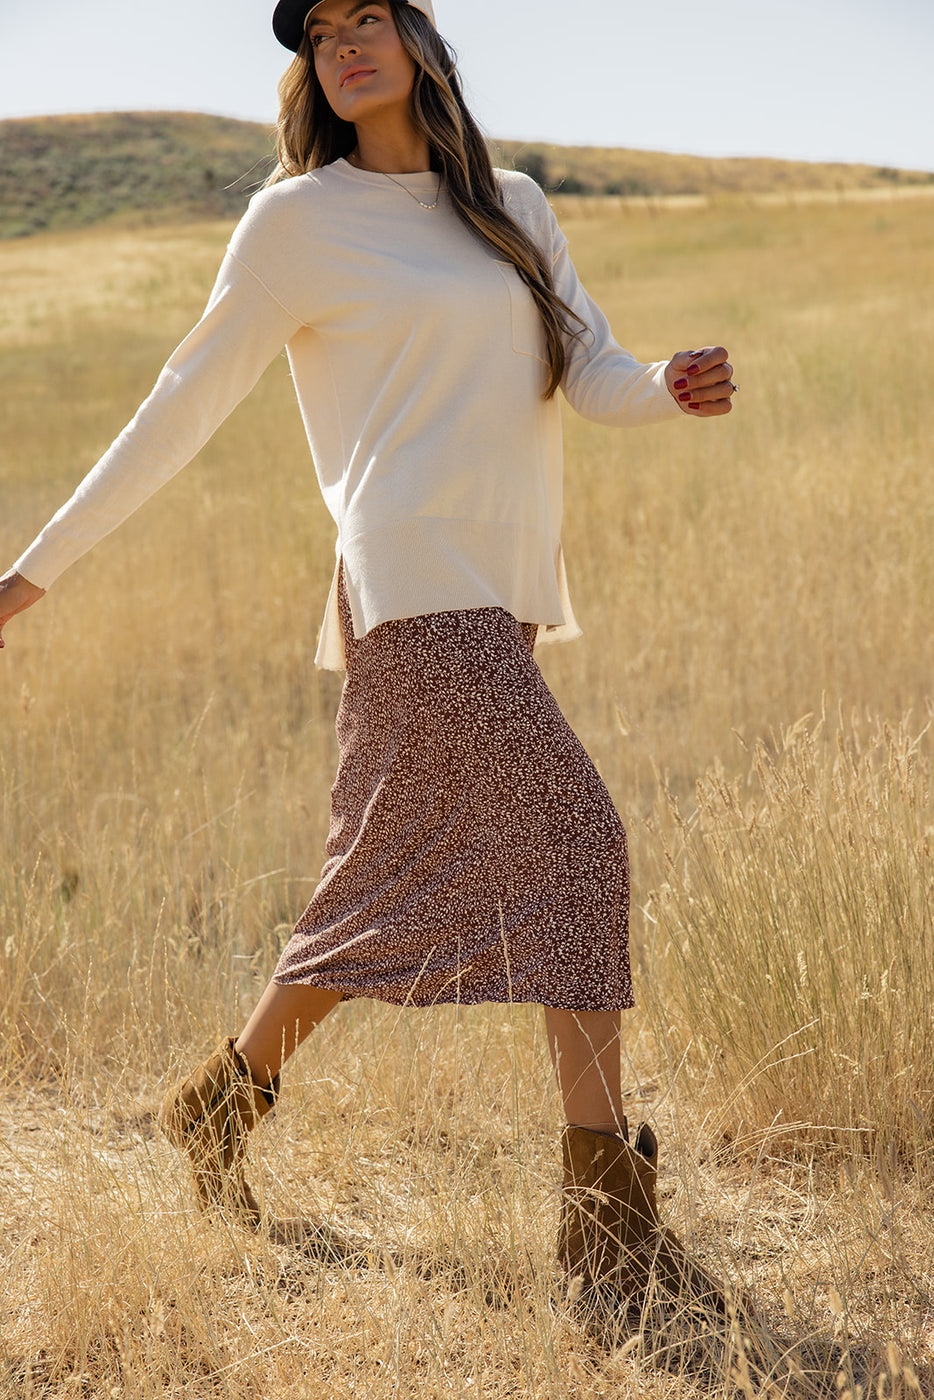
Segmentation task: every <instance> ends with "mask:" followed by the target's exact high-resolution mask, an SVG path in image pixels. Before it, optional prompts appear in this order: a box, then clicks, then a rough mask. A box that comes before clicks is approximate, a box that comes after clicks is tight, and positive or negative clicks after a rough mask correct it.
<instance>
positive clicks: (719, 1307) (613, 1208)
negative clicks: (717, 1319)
mask: <svg viewBox="0 0 934 1400" xmlns="http://www.w3.org/2000/svg"><path fill="white" fill-rule="evenodd" d="M622 1127H623V1133H624V1134H625V1136H622V1137H620V1136H617V1135H616V1134H615V1133H601V1132H592V1131H591V1130H590V1129H589V1128H577V1127H573V1126H569V1127H567V1128H566V1129H565V1131H564V1136H563V1139H562V1148H563V1157H564V1191H563V1194H562V1206H561V1224H560V1228H559V1233H558V1258H559V1261H560V1263H561V1265H562V1267H563V1269H564V1270H565V1272H566V1273H567V1274H568V1276H569V1277H571V1278H574V1277H579V1278H580V1279H581V1280H582V1283H583V1286H584V1289H585V1291H587V1292H588V1293H591V1294H593V1293H598V1294H600V1295H601V1296H602V1297H603V1298H604V1300H605V1301H606V1300H612V1301H614V1302H616V1303H626V1302H633V1303H638V1302H640V1301H641V1300H642V1299H643V1298H644V1296H645V1293H646V1290H647V1288H648V1286H649V1282H650V1279H651V1278H653V1277H654V1279H655V1280H656V1282H657V1284H658V1285H659V1286H660V1288H661V1289H663V1290H664V1291H665V1292H666V1293H668V1294H672V1295H676V1296H678V1297H680V1298H683V1299H685V1300H686V1299H687V1298H688V1297H690V1298H691V1299H693V1300H694V1301H697V1302H701V1303H703V1304H704V1305H706V1306H707V1307H709V1308H712V1309H713V1310H715V1311H716V1312H718V1313H720V1314H721V1315H723V1316H726V1313H727V1303H726V1298H725V1296H724V1293H723V1290H722V1289H721V1288H720V1287H719V1285H718V1284H716V1283H715V1282H714V1280H713V1279H711V1278H710V1277H709V1276H708V1275H707V1274H706V1273H705V1272H704V1271H703V1269H701V1268H700V1266H699V1265H698V1264H696V1263H695V1262H694V1261H693V1260H692V1259H691V1258H690V1256H689V1255H688V1253H687V1251H686V1250H685V1248H684V1246H683V1245H682V1243H681V1241H680V1240H679V1239H678V1237H677V1235H675V1234H673V1233H672V1231H671V1230H668V1229H665V1228H663V1227H662V1226H661V1225H660V1223H659V1218H658V1206H657V1204H656V1199H655V1181H656V1173H657V1166H658V1143H657V1142H656V1139H655V1134H654V1133H653V1132H652V1130H651V1128H650V1127H649V1126H648V1124H647V1123H643V1124H642V1126H641V1127H640V1129H639V1132H638V1134H637V1135H636V1142H635V1146H634V1147H631V1146H630V1145H629V1140H628V1138H629V1132H628V1127H627V1125H626V1122H625V1120H623V1124H622Z"/></svg>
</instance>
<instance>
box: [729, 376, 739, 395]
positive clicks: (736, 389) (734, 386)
mask: <svg viewBox="0 0 934 1400" xmlns="http://www.w3.org/2000/svg"><path fill="white" fill-rule="evenodd" d="M730 388H731V390H732V391H733V393H734V394H738V393H739V385H738V384H734V383H733V381H732V379H731V380H730Z"/></svg>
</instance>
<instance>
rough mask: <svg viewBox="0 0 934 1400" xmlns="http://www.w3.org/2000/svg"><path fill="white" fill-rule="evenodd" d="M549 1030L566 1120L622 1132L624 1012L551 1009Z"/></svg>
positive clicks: (547, 1017) (548, 1010) (547, 1022)
mask: <svg viewBox="0 0 934 1400" xmlns="http://www.w3.org/2000/svg"><path fill="white" fill-rule="evenodd" d="M545 1029H546V1031H547V1033H548V1048H549V1050H550V1051H551V1062H552V1064H553V1065H554V1067H555V1074H556V1075H557V1078H558V1088H559V1089H560V1091H561V1097H562V1099H563V1100H564V1113H565V1117H566V1118H567V1121H568V1122H569V1123H572V1124H574V1125H575V1126H576V1127H578V1128H589V1129H590V1130H591V1131H592V1132H602V1133H619V1134H622V1133H623V1126H622V1125H623V1123H624V1122H625V1119H624V1116H623V1096H622V1083H621V1077H620V1026H619V1012H618V1011H564V1010H560V1009H558V1008H557V1007H553V1006H546V1007H545Z"/></svg>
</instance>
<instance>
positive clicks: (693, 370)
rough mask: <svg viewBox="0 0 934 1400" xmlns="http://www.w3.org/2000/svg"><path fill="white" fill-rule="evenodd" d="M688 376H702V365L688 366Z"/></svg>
mask: <svg viewBox="0 0 934 1400" xmlns="http://www.w3.org/2000/svg"><path fill="white" fill-rule="evenodd" d="M688 374H700V365H688Z"/></svg>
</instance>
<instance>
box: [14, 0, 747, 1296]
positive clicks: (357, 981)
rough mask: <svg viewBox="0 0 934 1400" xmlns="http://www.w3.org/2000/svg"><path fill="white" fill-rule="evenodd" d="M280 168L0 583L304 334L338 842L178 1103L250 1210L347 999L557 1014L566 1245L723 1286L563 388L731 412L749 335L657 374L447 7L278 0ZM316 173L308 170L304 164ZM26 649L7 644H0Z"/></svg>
mask: <svg viewBox="0 0 934 1400" xmlns="http://www.w3.org/2000/svg"><path fill="white" fill-rule="evenodd" d="M273 27H274V30H275V33H276V35H277V37H278V38H279V39H280V41H281V42H282V43H283V44H284V45H285V46H286V47H287V48H289V49H291V50H293V51H295V52H296V57H295V61H294V62H293V63H292V65H291V67H290V68H289V70H288V71H287V73H286V75H285V77H284V79H283V81H282V84H281V87H280V95H281V99H282V109H281V113H280V122H279V156H280V168H279V170H278V171H277V173H276V177H274V179H273V181H271V182H270V186H269V187H268V188H267V189H265V190H263V191H261V192H260V193H259V194H258V195H257V196H256V197H255V198H254V199H253V201H252V202H251V206H250V209H249V211H248V213H247V214H246V215H245V217H244V219H243V220H242V221H241V223H240V225H239V226H238V228H237V229H236V231H235V232H234V235H233V238H232V240H231V243H230V246H229V249H228V252H227V255H226V257H225V258H224V262H223V264H222V266H221V269H220V273H219V276H218V280H217V283H216V285H215V287H214V290H213V292H212V295H211V298H210V300H209V302H208V305H207V309H206V311H205V313H204V316H203V317H202V319H201V321H200V322H199V323H198V325H197V326H196V327H195V328H194V330H193V331H192V332H191V333H190V335H189V336H188V337H187V338H186V339H185V341H184V342H183V343H182V345H181V346H179V348H178V349H177V350H176V352H175V353H174V355H173V356H172V357H171V359H170V360H169V362H168V364H167V365H166V367H165V369H164V370H163V372H162V374H161V375H160V377H159V380H158V382H157V384H156V386H155V388H154V390H153V393H152V394H151V395H150V397H149V399H147V401H146V403H145V404H144V405H143V406H142V407H141V409H140V410H139V412H138V413H137V415H136V417H135V418H134V420H133V421H132V423H131V424H130V425H129V426H128V427H127V428H126V429H125V430H124V432H123V433H122V434H121V436H120V437H119V438H118V439H117V440H116V442H115V443H114V444H113V446H112V447H111V448H110V449H109V451H108V452H107V453H106V454H105V456H104V457H103V458H102V459H101V461H100V462H99V463H98V464H97V466H96V467H95V468H94V470H93V471H92V472H91V473H90V474H89V475H88V476H87V477H86V478H85V480H84V481H83V482H82V483H81V485H80V486H79V487H78V489H77V491H76V493H75V495H74V496H73V497H72V499H71V500H70V501H69V502H68V503H67V504H66V505H65V506H64V507H63V508H62V509H61V510H60V511H59V512H58V514H57V515H56V516H55V517H54V518H53V520H52V521H51V522H50V523H49V525H48V526H47V527H46V528H45V530H43V532H42V533H41V534H40V535H39V537H38V538H37V540H36V541H35V542H34V543H33V544H32V545H31V546H30V547H29V549H27V550H26V552H25V553H24V554H23V555H22V556H21V558H20V559H19V560H18V561H17V563H16V565H15V566H14V568H13V570H12V571H11V572H10V573H9V574H8V575H7V576H6V577H5V578H4V579H3V580H2V581H0V628H2V625H3V624H4V623H5V622H6V621H7V620H8V619H9V618H10V617H12V616H13V615H14V614H15V613H18V612H20V611H22V610H23V609H25V608H27V607H29V606H31V605H32V604H33V603H34V602H35V601H36V600H37V599H38V598H40V597H41V596H42V593H43V591H44V590H45V589H46V588H47V587H49V586H50V585H51V583H52V582H53V581H54V579H55V578H56V577H58V575H59V574H60V573H61V572H62V570H63V569H64V568H66V567H67V566H68V564H70V563H71V562H72V561H73V560H74V559H76V558H78V557H79V555H81V554H82V553H84V551H85V550H86V549H88V548H90V547H91V545H92V544H93V543H95V542H96V540H97V539H99V538H100V537H101V536H102V535H104V534H105V533H107V532H108V531H109V530H111V529H113V528H114V527H115V526H116V525H117V524H118V523H119V522H120V521H121V520H123V519H124V518H125V517H126V516H127V515H128V514H129V513H130V512H131V511H132V510H134V509H135V508H136V506H137V505H139V504H140V503H141V502H142V501H143V500H144V499H146V498H147V497H148V496H149V495H151V494H152V492H153V491H155V490H156V489H157V488H158V487H159V486H160V485H161V484H162V483H163V482H164V481H165V480H167V479H168V477H170V476H171V475H172V474H173V473H174V472H175V471H177V470H179V469H180V468H181V467H182V466H183V465H184V464H185V463H186V462H187V461H188V460H190V458H191V457H192V456H193V455H194V454H195V452H197V450H198V449H199V448H200V447H201V445H202V444H203V443H204V442H205V441H206V440H207V438H208V437H209V436H210V435H211V433H212V432H213V431H214V429H215V428H216V427H217V426H218V424H219V423H220V422H221V421H222V420H223V418H224V417H225V416H226V415H227V413H229V412H230V410H231V409H232V408H233V407H234V405H235V404H236V403H237V402H238V401H239V399H240V398H242V397H243V395H244V394H246V393H247V392H248V390H249V389H250V388H251V387H252V385H253V384H254V383H255V381H256V379H257V378H258V377H259V375H260V373H261V372H262V370H263V369H264V368H265V366H266V365H267V364H268V362H269V361H270V359H271V358H272V357H273V356H274V355H275V354H277V353H278V352H279V351H280V350H281V348H282V347H283V346H287V348H288V353H289V358H290V362H291V367H292V373H293V377H294V381H295V386H296V391H297V394H298V398H299V402H300V406H301V409H302V413H303V416H304V419H305V423H306V427H307V431H308V437H309V442H310V445H311V448H312V451H313V455H314V460H315V464H316V469H317V473H318V477H319V482H320V485H321V489H322V491H323V494H324V497H325V500H326V502H327V505H328V507H329V508H330V510H331V513H332V515H333V516H334V519H335V521H336V523H337V527H338V542H337V566H336V569H335V574H334V583H333V586H332V589H331V595H330V598H329V601H328V606H327V612H326V615H325V620H324V625H323V629H322V634H321V642H320V646H319V650H318V656H317V660H318V662H319V664H321V665H324V666H330V667H335V668H345V669H346V680H345V684H344V689H343V693H342V698H341V705H340V711H339V714H338V718H337V729H338V738H339V744H340V760H339V766H338V772H337V778H336V782H335V785H334V789H333V793H332V820H331V830H330V836H329V839H328V860H327V863H326V865H325V867H324V871H323V874H322V879H321V882H320V885H319V887H318V889H317V891H316V892H315V894H314V896H313V898H312V901H311V903H310V905H309V906H308V909H307V910H306V911H305V913H304V914H303V915H302V917H301V918H300V920H299V921H298V923H297V925H296V926H295V929H294V931H293V934H292V936H291V938H290V939H289V941H288V943H287V945H286V947H285V949H284V951H283V953H282V957H281V959H280V961H279V964H278V967H277V969H276V972H275V975H274V977H273V980H272V981H271V982H270V984H269V986H268V987H267V989H266V991H265V992H264V994H263V996H262V997H261V999H260V1001H259V1004H258V1006H257V1007H256V1009H255V1011H254V1012H253V1014H252V1016H251V1017H250V1019H249V1021H248V1022H247V1024H246V1026H245V1027H244V1028H243V1029H242V1030H241V1032H240V1034H239V1036H237V1037H236V1039H234V1038H232V1037H231V1038H230V1039H228V1040H226V1041H225V1042H223V1044H222V1045H221V1047H220V1048H219V1050H218V1051H217V1052H216V1053H215V1054H214V1055H213V1056H211V1058H210V1059H209V1060H207V1061H206V1062H205V1064H203V1065H202V1066H201V1067H200V1068H199V1069H198V1070H197V1071H196V1072H195V1074H194V1075H193V1076H192V1077H191V1078H190V1079H189V1080H187V1081H186V1082H185V1083H184V1084H182V1085H181V1086H179V1087H178V1088H177V1089H175V1090H173V1091H172V1092H171V1093H170V1094H169V1096H168V1097H167V1099H166V1102H165V1105H164V1107H163V1114H162V1124H163V1127H164V1129H165V1131H166V1132H167V1133H168V1135H169V1137H170V1138H171V1139H172V1141H173V1142H175V1143H176V1144H177V1145H178V1146H179V1147H181V1148H182V1149H184V1150H185V1152H186V1153H187V1154H188V1156H189V1159H190V1161H191V1164H192V1167H193V1170H194V1174H195V1180H196V1184H197V1189H198V1194H199V1198H200V1201H201V1203H202V1204H203V1205H204V1206H205V1207H209V1208H218V1209H223V1210H228V1211H233V1212H235V1213H236V1214H237V1215H238V1216H239V1217H240V1218H241V1219H243V1220H244V1221H246V1222H247V1223H251V1224H255V1223H257V1222H258V1220H259V1208H258V1206H257V1203H256V1200H255V1198H254V1197H253V1194H252V1192H251V1191H250V1189H249V1187H248V1185H247V1183H246V1181H245V1180H244V1177H243V1171H242V1157H243V1153H244V1141H245V1137H246V1134H247V1132H248V1131H249V1130H250V1129H251V1128H252V1127H253V1126H254V1125H255V1123H256V1122H258V1120H259V1119H260V1118H262V1117H263V1116H264V1115H265V1114H266V1113H267V1112H268V1110H269V1109H270V1108H271V1107H272V1105H273V1104H274V1102H275V1099H276V1095H277V1093H278V1090H279V1071H280V1069H281V1067H282V1065H283V1063H284V1061H285V1059H286V1058H287V1057H288V1056H289V1055H290V1054H291V1053H292V1052H293V1051H294V1050H295V1049H296V1048H297V1047H298V1045H300V1044H301V1042H302V1041H303V1040H304V1039H305V1038H306V1036H307V1035H308V1034H309V1033H310V1032H311V1031H312V1030H313V1029H314V1027H315V1026H316V1025H317V1024H318V1023H319V1022H320V1021H321V1020H322V1019H323V1018H324V1017H325V1016H326V1015H327V1014H328V1013H329V1012H330V1011H331V1010H332V1009H333V1008H334V1007H335V1006H336V1004H337V1003H338V1002H339V1001H341V1000H342V999H345V998H350V997H354V996H375V997H379V998H382V999H384V1000H388V1001H391V1002H396V1003H408V1004H412V1005H417V1006H428V1005H433V1004H434V1003H436V1002H452V1001H455V1002H463V1003H476V1002H480V1001H509V1000H515V1001H533V1002H539V1003H540V1004H542V1005H543V1006H544V1009H545V1018H546V1025H547V1033H548V1041H549V1046H550V1049H551V1054H552V1058H553V1061H554V1064H555V1068H556V1072H557V1076H558V1082H559V1086H560V1090H561V1093H562V1097H563V1103H564V1109H565V1113H566V1116H567V1121H568V1126H567V1128H566V1129H565V1132H564V1135H563V1154H564V1172H565V1184H564V1196H563V1207H562V1221H561V1232H560V1244H559V1253H560V1257H561V1261H562V1263H563V1265H564V1267H565V1269H566V1270H567V1271H568V1273H570V1274H579V1275H581V1276H582V1277H583V1279H584V1282H585V1284H587V1285H589V1286H591V1287H592V1288H593V1289H594V1290H595V1291H596V1292H599V1293H602V1294H603V1295H604V1296H611V1297H615V1298H618V1297H620V1296H625V1297H631V1296H632V1294H633V1293H634V1292H636V1293H638V1292H639V1291H640V1290H643V1289H644V1288H645V1286H646V1284H647V1282H648V1278H649V1270H650V1266H651V1264H652V1261H653V1259H654V1261H655V1267H656V1271H657V1276H658V1277H659V1279H660V1280H661V1282H662V1283H663V1284H665V1285H666V1286H668V1287H670V1288H672V1289H680V1288H682V1287H683V1286H684V1285H685V1284H688V1285H689V1286H692V1287H696V1286H698V1285H699V1286H700V1287H701V1288H703V1289H705V1290H707V1291H709V1292H710V1293H711V1295H712V1296H713V1297H714V1300H715V1301H716V1302H717V1303H718V1304H719V1305H721V1306H722V1298H721V1296H720V1295H719V1293H718V1292H717V1291H716V1290H715V1289H714V1288H713V1285H711V1284H710V1283H709V1281H708V1280H706V1278H705V1277H704V1276H703V1275H702V1274H701V1273H700V1272H699V1271H698V1270H696V1269H695V1268H694V1267H693V1266H691V1265H690V1264H689V1263H688V1261H687V1260H686V1259H685V1257H684V1255H683V1253H682V1252H681V1250H680V1248H679V1246H678V1243H677V1241H676V1240H675V1239H674V1237H673V1236H671V1235H669V1234H668V1233H667V1232H665V1231H663V1230H661V1229H660V1228H659V1226H658V1215H657V1211H656V1208H655V1198H654V1175H655V1163H656V1145H655V1140H654V1137H653V1136H652V1134H651V1131H650V1130H649V1129H648V1127H647V1126H645V1125H643V1127H642V1129H641V1130H640V1132H639V1134H638V1136H637V1138H636V1140H635V1142H634V1143H633V1144H630V1142H629V1135H628V1129H627V1124H626V1119H625V1117H624V1114H623V1107H622V1098H621V1085H620V1043H619V1036H620V1016H619V1013H620V1011H621V1009H623V1008H626V1007H629V1006H631V1005H632V1004H633V1001H632V987H631V982H630V973H629V958H628V905H629V873H628V861H627V852H626V839H625V834H624V832H623V828H622V826H621V824H620V821H619V817H618V816H617V814H616V812H615V810H614V809H613V806H612V803H611V802H610V799H609V796H608V794H607V792H606V789H605V788H604V786H603V784H602V782H601V781H600V779H599V777H598V776H597V774H596V772H595V770H594V768H593V766H592V765H591V763H590V761H589V760H588V758H587V756H586V754H585V753H584V751H583V749H582V748H581V746H580V744H579V743H578V741H577V740H576V738H575V737H574V735H573V734H572V733H571V731H570V730H569V728H568V726H567V724H566V722H565V721H564V719H563V717H562V716H561V714H560V712H559V711H558V709H557V706H556V704H555V702H554V700H553V698H552V697H551V695H550V693H549V691H548V690H547V688H546V686H545V684H544V682H543V680H542V677H541V674H540V672H539V670H538V668H537V666H536V665H535V662H534V661H533V659H532V648H533V646H534V644H535V640H536V636H538V638H539V639H540V640H542V641H547V640H561V639H565V638H570V637H573V636H575V635H577V628H576V624H575V621H574V616H573V612H572V610H571V606H570V602H569V599H568V596H567V586H566V582H565V575H564V563H563V557H562V554H561V546H560V520H561V508H562V502H561V455H560V454H561V442H560V425H559V422H558V410H557V405H556V399H555V394H556V390H557V389H558V387H560V388H561V389H562V390H563V392H564V394H565V395H566V397H567V398H568V399H569V401H570V402H571V403H572V405H573V406H574V407H575V408H576V409H577V410H578V411H579V412H581V413H582V414H584V415H585V416H586V417H589V418H592V419H595V420H596V421H599V422H604V423H608V424H623V423H636V422H638V423H646V422H652V421H658V420H662V419H665V418H669V417H674V416H676V415H678V414H679V413H684V414H686V415H687V416H689V417H690V416H693V417H698V418H702V417H709V416H713V415H718V414H722V413H726V412H728V411H729V409H730V400H731V396H732V393H733V392H734V386H733V385H732V383H731V379H730V376H731V368H730V365H729V364H728V362H727V357H726V352H725V351H724V350H722V349H720V348H711V349H706V350H702V351H694V352H686V351H685V352H682V353H680V354H677V355H675V356H674V358H673V359H672V360H670V361H668V362H659V363H657V364H650V365H643V364H639V363H638V362H636V361H635V360H634V359H633V358H632V356H630V355H629V354H628V353H627V352H626V351H624V350H622V349H620V347H619V346H618V345H617V344H616V343H615V342H614V340H613V339H612V337H611V335H610V331H609V328H608V326H607V323H606V321H605V319H604V318H603V316H602V315H601V313H600V312H599V310H598V309H597V308H596V307H595V306H594V305H593V303H592V302H591V301H590V300H589V298H588V297H587V296H586V294H585V292H584V291H583V289H582V288H581V286H580V284H579V282H578V280H577V277H576V274H575V272H574V268H573V266H572V264H571V262H570V260H569V257H568V253H567V245H566V242H565V240H564V238H563V236H562V234H561V232H560V230H559V229H558V227H557V225H556V223H555V220H554V217H553V215H552V213H551V210H550V208H549V206H548V204H547V202H546V201H545V199H544V197H543V196H542V194H541V192H540V191H539V189H538V187H537V186H535V185H534V184H533V183H532V182H531V181H530V180H528V179H527V178H526V177H524V176H522V175H517V174H514V173H505V172H496V173H494V172H493V171H492V169H491V168H490V164H489V159H488V156H487V154H486V150H485V147H484V144H483V141H482V138H481V136H480V134H479V131H478V129H477V127H476V125H475V123H474V121H473V119H472V118H471V116H470V114H469V112H468V111H467V109H466V107H465V106H464V102H463V99H462V96H461V91H460V86H459V82H458V78H457V75H456V72H455V69H454V63H453V59H452V56H451V54H450V51H449V50H448V48H447V46H446V45H445V44H444V42H443V40H442V39H441V38H440V36H439V35H438V33H437V30H436V29H435V25H434V16H433V13H432V9H431V4H430V0H412V3H405V2H404V0H373V3H363V4H361V3H356V2H355V0H320V3H318V4H313V5H311V7H310V8H309V6H308V3H307V0H280V3H279V4H278V5H277V7H276V10H275V15H274V18H273ZM286 176H287V177H290V178H282V177H286ZM0 644H2V638H0Z"/></svg>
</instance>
